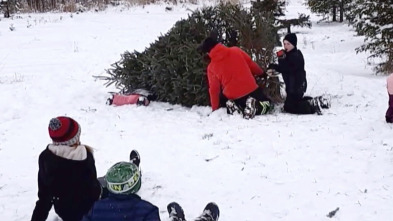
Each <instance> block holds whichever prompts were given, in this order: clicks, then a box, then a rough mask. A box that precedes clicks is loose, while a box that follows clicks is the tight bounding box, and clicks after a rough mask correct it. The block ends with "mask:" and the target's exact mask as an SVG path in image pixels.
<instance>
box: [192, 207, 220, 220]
mask: <svg viewBox="0 0 393 221" xmlns="http://www.w3.org/2000/svg"><path fill="white" fill-rule="evenodd" d="M219 216H220V210H219V209H218V206H217V204H215V203H213V202H211V203H208V204H207V205H206V207H205V209H204V210H203V212H202V215H200V216H199V217H198V218H196V219H195V221H217V220H218V217H219Z"/></svg>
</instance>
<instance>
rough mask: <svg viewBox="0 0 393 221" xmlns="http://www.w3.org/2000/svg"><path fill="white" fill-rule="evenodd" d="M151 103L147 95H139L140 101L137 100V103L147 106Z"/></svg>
mask: <svg viewBox="0 0 393 221" xmlns="http://www.w3.org/2000/svg"><path fill="white" fill-rule="evenodd" d="M149 104H150V101H149V99H147V97H146V96H143V95H139V98H138V101H137V102H136V105H138V106H147V105H149Z"/></svg>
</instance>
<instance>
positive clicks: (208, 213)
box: [167, 202, 220, 221]
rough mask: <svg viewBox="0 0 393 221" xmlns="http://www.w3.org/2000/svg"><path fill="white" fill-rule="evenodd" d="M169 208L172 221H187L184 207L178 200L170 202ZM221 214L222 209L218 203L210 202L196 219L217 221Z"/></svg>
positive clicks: (199, 220)
mask: <svg viewBox="0 0 393 221" xmlns="http://www.w3.org/2000/svg"><path fill="white" fill-rule="evenodd" d="M167 210H168V213H169V219H170V221H186V218H185V215H184V211H183V208H182V207H181V206H180V205H179V204H178V203H176V202H172V203H170V204H168V206H167ZM219 216H220V210H219V208H218V206H217V204H215V203H213V202H210V203H208V204H207V205H206V207H205V209H204V210H203V212H202V214H201V215H200V216H199V217H197V218H196V219H194V221H217V220H218V218H219Z"/></svg>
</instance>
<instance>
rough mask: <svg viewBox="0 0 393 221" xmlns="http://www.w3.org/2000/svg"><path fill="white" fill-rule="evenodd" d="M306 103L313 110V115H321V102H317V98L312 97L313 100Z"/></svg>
mask: <svg viewBox="0 0 393 221" xmlns="http://www.w3.org/2000/svg"><path fill="white" fill-rule="evenodd" d="M308 102H310V105H311V106H312V108H313V109H314V111H315V113H317V114H318V115H322V111H321V102H320V101H319V98H318V97H314V98H312V99H310V100H308Z"/></svg>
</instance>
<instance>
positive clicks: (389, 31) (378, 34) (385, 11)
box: [307, 0, 393, 73]
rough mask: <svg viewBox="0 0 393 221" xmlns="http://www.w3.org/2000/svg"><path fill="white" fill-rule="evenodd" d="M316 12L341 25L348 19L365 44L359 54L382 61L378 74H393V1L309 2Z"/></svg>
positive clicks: (317, 0)
mask: <svg viewBox="0 0 393 221" xmlns="http://www.w3.org/2000/svg"><path fill="white" fill-rule="evenodd" d="M307 4H308V6H309V7H310V9H311V11H312V12H315V13H318V14H322V15H324V16H325V18H329V17H331V18H332V21H337V18H336V16H337V12H338V13H339V14H340V19H339V21H340V22H343V21H345V20H347V21H348V22H349V24H350V25H353V27H354V28H355V30H356V32H357V33H358V34H359V35H362V36H365V42H364V44H363V45H362V46H360V47H359V48H357V49H356V51H357V52H366V51H367V52H370V54H371V56H370V57H371V58H382V62H380V63H379V64H378V65H377V66H376V72H377V73H391V72H393V1H392V0H308V1H307Z"/></svg>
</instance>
